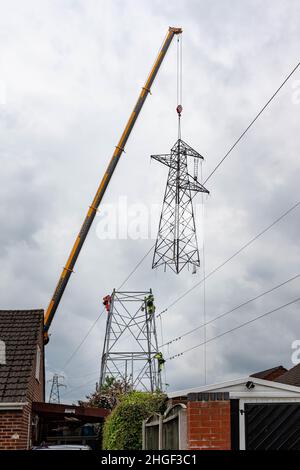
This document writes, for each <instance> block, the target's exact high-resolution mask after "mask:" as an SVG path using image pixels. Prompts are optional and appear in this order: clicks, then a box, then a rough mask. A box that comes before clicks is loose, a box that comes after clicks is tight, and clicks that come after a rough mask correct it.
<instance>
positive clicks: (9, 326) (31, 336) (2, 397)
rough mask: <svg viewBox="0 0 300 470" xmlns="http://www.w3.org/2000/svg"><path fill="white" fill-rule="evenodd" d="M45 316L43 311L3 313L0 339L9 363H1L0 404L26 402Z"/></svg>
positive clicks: (0, 315) (3, 311)
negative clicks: (3, 343)
mask: <svg viewBox="0 0 300 470" xmlns="http://www.w3.org/2000/svg"><path fill="white" fill-rule="evenodd" d="M43 317H44V312H43V310H0V340H1V341H4V342H5V350H6V351H5V355H6V363H5V364H1V363H0V402H21V401H26V394H27V387H28V382H29V379H30V376H31V373H32V367H33V363H34V358H35V354H36V350H37V344H38V335H39V332H40V331H41V328H42V325H43Z"/></svg>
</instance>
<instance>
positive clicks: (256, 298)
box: [160, 274, 300, 347]
mask: <svg viewBox="0 0 300 470" xmlns="http://www.w3.org/2000/svg"><path fill="white" fill-rule="evenodd" d="M299 277H300V274H297V275H296V276H293V277H291V278H290V279H288V280H286V281H284V282H281V283H280V284H277V285H276V286H274V287H272V288H271V289H268V290H266V291H264V292H262V293H261V294H259V295H256V296H255V297H252V299H249V300H247V301H246V302H243V303H242V304H239V305H237V306H236V307H234V308H232V309H231V310H228V311H227V312H225V313H222V314H221V315H218V316H217V317H215V318H212V319H211V320H209V321H208V322H205V323H202V324H201V325H198V326H196V327H195V328H193V329H191V330H189V331H187V332H186V333H183V334H182V335H181V336H177V337H176V338H173V339H171V340H170V341H167V342H166V343H164V344H162V345H161V346H160V347H163V346H168V345H170V344H172V343H174V342H175V341H179V340H181V339H182V338H184V337H185V336H188V335H190V334H192V333H194V332H195V331H197V330H200V329H201V328H204V327H205V326H207V325H210V324H211V323H214V322H215V321H217V320H220V319H221V318H224V317H225V316H227V315H229V314H230V313H232V312H235V311H236V310H238V309H240V308H242V307H245V306H246V305H249V304H250V303H251V302H254V301H255V300H258V299H260V298H262V297H264V296H265V295H267V294H270V293H271V292H274V291H275V290H277V289H279V288H280V287H283V286H285V285H286V284H288V283H290V282H292V281H295V279H298V278H299Z"/></svg>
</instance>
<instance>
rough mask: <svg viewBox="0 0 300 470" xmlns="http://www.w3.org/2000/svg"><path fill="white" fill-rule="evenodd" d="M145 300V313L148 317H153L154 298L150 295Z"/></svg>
mask: <svg viewBox="0 0 300 470" xmlns="http://www.w3.org/2000/svg"><path fill="white" fill-rule="evenodd" d="M145 300H146V306H147V312H148V314H149V315H153V314H154V312H155V305H154V296H153V295H152V294H150V295H148V297H146V298H145Z"/></svg>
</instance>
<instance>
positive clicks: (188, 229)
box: [151, 138, 209, 274]
mask: <svg viewBox="0 0 300 470" xmlns="http://www.w3.org/2000/svg"><path fill="white" fill-rule="evenodd" d="M188 157H192V158H194V165H195V167H197V164H198V161H199V159H200V160H203V157H202V156H201V155H200V154H199V153H197V152H196V151H195V150H194V149H192V147H190V146H189V145H188V144H186V143H185V142H184V141H183V140H181V138H179V139H178V140H177V142H176V143H175V145H174V146H173V147H172V149H171V153H170V154H161V155H151V158H153V159H154V160H157V161H159V162H160V163H163V164H164V165H166V166H168V167H169V174H168V180H167V186H166V190H165V196H164V201H163V207H162V213H161V217H160V222H159V229H158V235H157V240H156V244H155V250H154V256H153V263H152V268H156V267H158V266H164V267H165V268H166V267H170V268H171V269H172V270H173V271H174V272H175V273H177V274H178V273H179V272H180V271H181V270H182V269H183V268H184V267H185V266H186V265H191V266H192V267H193V268H194V269H195V268H196V267H197V266H200V256H199V250H198V243H197V235H196V227H195V217H194V210H193V203H192V199H193V196H194V195H195V193H197V192H201V193H207V194H208V193H209V191H208V190H207V189H206V188H205V187H204V186H203V185H202V184H200V183H199V182H198V178H197V173H196V172H195V171H194V176H191V175H190V174H189V173H188Z"/></svg>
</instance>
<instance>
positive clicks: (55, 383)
mask: <svg viewBox="0 0 300 470" xmlns="http://www.w3.org/2000/svg"><path fill="white" fill-rule="evenodd" d="M60 379H64V376H63V375H58V374H54V375H53V377H52V380H48V382H52V385H51V391H50V396H49V403H58V404H59V403H60V395H59V389H60V387H66V385H64V384H63V383H61V382H60Z"/></svg>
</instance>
